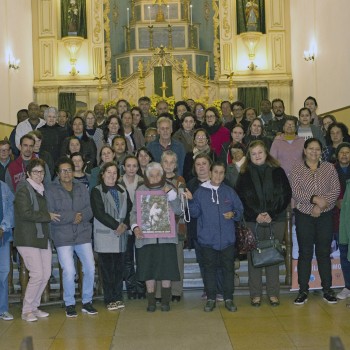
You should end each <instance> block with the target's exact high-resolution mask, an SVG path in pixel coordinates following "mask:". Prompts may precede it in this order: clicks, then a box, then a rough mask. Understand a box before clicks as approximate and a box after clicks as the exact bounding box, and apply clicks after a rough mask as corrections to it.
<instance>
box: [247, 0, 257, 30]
mask: <svg viewBox="0 0 350 350" xmlns="http://www.w3.org/2000/svg"><path fill="white" fill-rule="evenodd" d="M245 18H246V23H247V31H248V32H256V31H257V30H258V18H259V6H258V4H256V3H255V0H253V1H248V2H247V4H246V5H245Z"/></svg>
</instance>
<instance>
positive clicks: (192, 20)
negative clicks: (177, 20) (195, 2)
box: [190, 4, 193, 25]
mask: <svg viewBox="0 0 350 350" xmlns="http://www.w3.org/2000/svg"><path fill="white" fill-rule="evenodd" d="M190 13H191V25H192V24H193V13H192V4H191V5H190Z"/></svg>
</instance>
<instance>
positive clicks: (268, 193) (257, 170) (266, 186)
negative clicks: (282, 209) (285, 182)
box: [248, 163, 274, 212]
mask: <svg viewBox="0 0 350 350" xmlns="http://www.w3.org/2000/svg"><path fill="white" fill-rule="evenodd" d="M248 168H249V171H250V174H251V178H252V181H253V184H254V188H255V191H256V193H257V196H258V198H259V202H260V210H261V212H265V211H266V202H271V201H272V200H273V188H274V186H273V181H272V167H270V166H269V165H267V164H266V163H265V164H263V165H255V164H253V163H250V164H249V165H248Z"/></svg>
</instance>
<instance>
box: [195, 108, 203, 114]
mask: <svg viewBox="0 0 350 350" xmlns="http://www.w3.org/2000/svg"><path fill="white" fill-rule="evenodd" d="M203 111H204V109H203V108H197V109H196V113H197V112H203Z"/></svg>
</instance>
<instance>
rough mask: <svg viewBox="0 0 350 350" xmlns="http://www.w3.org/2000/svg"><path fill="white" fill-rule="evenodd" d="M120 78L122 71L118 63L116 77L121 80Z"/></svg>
mask: <svg viewBox="0 0 350 350" xmlns="http://www.w3.org/2000/svg"><path fill="white" fill-rule="evenodd" d="M121 78H122V71H121V68H120V64H118V79H119V80H121Z"/></svg>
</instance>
